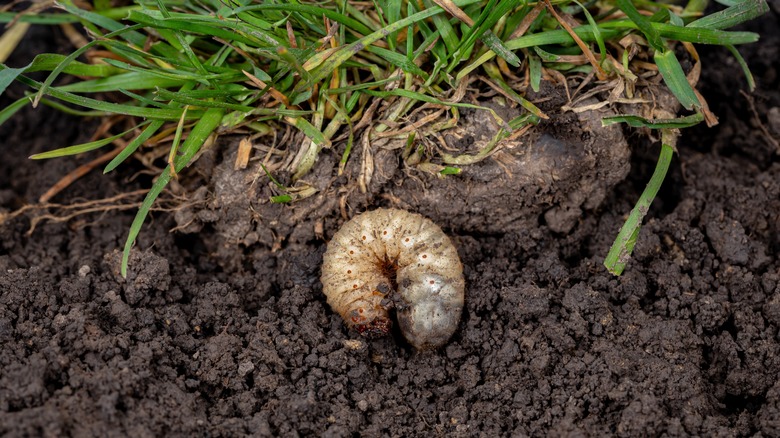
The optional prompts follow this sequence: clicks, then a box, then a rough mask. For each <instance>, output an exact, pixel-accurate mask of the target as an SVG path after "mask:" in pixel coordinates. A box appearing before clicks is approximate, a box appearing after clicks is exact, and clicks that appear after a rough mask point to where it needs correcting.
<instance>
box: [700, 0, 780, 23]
mask: <svg viewBox="0 0 780 438" xmlns="http://www.w3.org/2000/svg"><path fill="white" fill-rule="evenodd" d="M767 12H769V5H767V3H766V1H765V0H744V1H742V2H739V3H737V4H735V5H734V6H730V7H728V8H726V9H724V10H722V11H718V12H715V13H713V14H710V15H707V16H706V17H702V18H699V19H698V20H696V21H693V22H691V23H690V24H688V27H694V28H706V29H728V28H730V27H734V26H736V25H738V24H741V23H744V22H746V21H749V20H752V19H754V18H758V17H760V16H761V15H764V14H766V13H767Z"/></svg>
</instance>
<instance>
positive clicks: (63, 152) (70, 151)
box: [30, 128, 135, 160]
mask: <svg viewBox="0 0 780 438" xmlns="http://www.w3.org/2000/svg"><path fill="white" fill-rule="evenodd" d="M133 129H135V128H131V129H128V130H127V131H125V132H122V133H121V134H117V135H112V136H111V137H107V138H102V139H100V140H95V141H90V142H88V143H82V144H77V145H73V146H68V147H66V148H59V149H55V150H53V151H46V152H41V153H40V154H35V155H30V159H32V160H43V159H48V158H60V157H66V156H68V155H77V154H83V153H84V152H89V151H93V150H95V149H100V148H102V147H103V146H105V145H107V144H111V142H113V141H114V140H116V139H118V138H122V137H124V136H125V135H127V134H129V133H130V132H132V131H133Z"/></svg>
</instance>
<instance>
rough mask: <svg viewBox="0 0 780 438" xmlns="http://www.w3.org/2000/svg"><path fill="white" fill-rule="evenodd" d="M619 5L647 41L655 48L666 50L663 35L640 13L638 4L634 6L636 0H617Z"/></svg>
mask: <svg viewBox="0 0 780 438" xmlns="http://www.w3.org/2000/svg"><path fill="white" fill-rule="evenodd" d="M617 5H618V7H619V8H620V10H621V11H623V13H625V14H626V16H627V17H628V18H629V19H630V20H631V21H633V22H634V23H635V24H636V25H637V27H638V28H639V30H640V31H642V33H643V34H645V38H647V43H648V44H650V46H651V47H652V48H654V49H655V50H664V47H666V46H665V45H664V42H663V40H661V35H660V34H659V33H658V30H656V28H655V27H653V26H652V24H651V22H650V20H648V19H647V18H646V17H645V16H644V15H642V14H640V13H639V11H638V10H637V9H636V6H634V2H632V1H631V0H617Z"/></svg>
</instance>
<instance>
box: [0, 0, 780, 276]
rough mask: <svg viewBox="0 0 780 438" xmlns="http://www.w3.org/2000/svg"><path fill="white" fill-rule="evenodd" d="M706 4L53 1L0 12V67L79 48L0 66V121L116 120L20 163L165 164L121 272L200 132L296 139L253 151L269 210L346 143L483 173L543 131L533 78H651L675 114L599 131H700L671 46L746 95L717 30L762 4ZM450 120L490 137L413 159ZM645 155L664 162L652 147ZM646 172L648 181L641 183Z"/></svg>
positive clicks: (621, 82) (436, 169)
mask: <svg viewBox="0 0 780 438" xmlns="http://www.w3.org/2000/svg"><path fill="white" fill-rule="evenodd" d="M706 3H707V2H706V1H701V0H698V1H690V2H688V4H687V5H686V6H685V7H678V6H674V5H670V4H668V3H667V2H660V1H659V2H653V1H643V2H631V1H628V0H615V1H605V2H593V1H577V0H571V1H568V0H543V1H538V2H527V1H524V0H417V1H408V0H373V1H371V2H365V1H363V2H358V1H350V0H336V1H333V2H321V3H314V2H311V1H300V2H286V1H281V0H266V1H263V2H256V1H251V0H233V1H231V2H224V1H220V0H203V1H199V2H188V1H184V2H183V1H180V0H135V2H133V3H132V4H130V5H126V4H125V3H123V5H122V6H114V3H113V2H112V1H110V0H102V1H99V2H95V6H90V5H89V4H88V3H86V2H74V1H73V0H62V1H61V2H59V3H57V10H54V11H44V10H41V8H40V7H39V6H36V5H33V6H30V7H29V8H28V9H27V10H18V9H17V10H15V11H13V12H12V11H9V10H6V11H3V12H0V22H5V23H13V25H12V26H10V28H9V30H8V31H7V32H6V34H5V35H4V36H3V37H2V38H0V41H3V44H2V46H3V49H4V50H3V53H0V56H2V57H5V56H7V54H8V53H10V52H11V51H13V47H15V46H16V44H18V42H19V41H20V38H21V37H22V35H23V34H24V32H25V30H26V27H27V25H28V24H43V25H55V26H71V25H72V24H76V23H78V24H80V25H81V26H82V28H83V29H84V30H85V31H86V33H87V36H88V37H89V38H90V40H89V41H88V42H85V41H86V40H84V37H83V36H81V35H73V33H72V32H70V35H73V36H72V40H73V41H74V44H75V45H76V46H77V48H76V50H74V51H73V52H72V53H71V54H70V55H68V56H62V55H58V54H43V55H39V56H37V57H36V58H35V60H33V62H32V63H30V64H29V65H27V66H22V67H15V68H12V67H9V66H6V65H5V64H1V65H0V93H3V92H4V91H5V89H6V88H7V87H8V86H9V85H10V84H11V83H12V82H14V81H16V82H19V83H21V84H23V85H24V86H26V87H27V88H28V89H29V91H30V93H31V96H29V97H25V98H23V99H20V100H17V101H16V102H14V103H12V104H11V105H9V106H7V107H6V108H3V109H2V110H0V124H1V123H4V122H5V121H7V120H9V119H10V118H11V117H13V115H14V114H15V113H16V112H17V111H19V110H20V109H21V108H23V107H24V106H26V105H30V104H32V105H36V104H38V103H43V104H46V105H52V106H56V107H58V108H61V109H63V110H65V111H68V112H71V113H74V114H80V115H83V116H85V117H97V116H106V115H110V116H112V117H114V118H119V119H122V120H126V121H128V124H129V126H133V128H132V129H126V128H125V130H123V131H122V132H109V131H110V130H107V132H104V133H101V136H100V138H95V139H94V140H93V141H91V142H89V143H85V144H82V145H76V146H69V147H60V148H59V149H55V150H53V151H49V152H44V153H41V154H37V155H35V156H33V157H32V158H36V159H43V158H53V157H59V156H64V155H69V154H74V153H82V152H87V151H90V150H93V149H98V148H102V147H105V146H107V145H109V144H114V145H115V146H116V145H120V147H121V150H120V151H119V152H118V154H116V156H114V155H113V154H109V155H110V156H111V161H110V162H109V163H108V165H107V166H106V168H105V172H109V171H111V170H113V169H115V168H116V167H117V166H118V165H119V164H121V163H123V162H125V161H126V160H127V159H128V158H130V157H131V156H133V155H134V154H135V153H136V152H138V151H139V150H140V148H141V146H146V147H155V148H168V150H169V154H168V163H166V164H167V166H166V168H165V170H163V171H162V173H160V175H159V177H158V179H157V180H156V181H155V182H154V184H153V186H152V188H151V190H150V191H149V193H148V194H147V197H146V199H145V200H144V202H143V204H142V205H141V207H140V209H139V211H138V214H137V215H136V218H135V220H134V222H133V224H132V226H131V229H130V232H129V236H128V238H127V241H126V244H125V251H124V254H123V261H122V274H123V275H125V273H126V270H127V260H128V257H129V251H130V249H131V248H132V246H133V244H134V242H135V239H136V237H137V235H138V233H139V231H140V229H141V226H142V224H143V222H144V221H145V218H146V216H147V214H148V212H149V211H150V208H151V207H152V204H153V203H154V201H155V199H156V198H157V197H158V196H159V195H160V193H161V192H162V191H163V190H164V188H165V186H166V184H167V183H168V182H169V181H170V179H171V178H172V177H174V176H176V175H178V174H179V172H180V171H182V170H183V169H184V168H185V167H186V166H187V165H189V164H190V161H191V160H192V159H193V158H194V157H196V156H197V152H198V151H199V150H201V148H202V147H203V146H204V144H205V143H206V142H207V141H214V140H215V139H216V137H217V136H218V135H225V134H232V133H241V134H242V135H245V136H246V135H248V137H250V138H259V137H262V136H268V135H274V132H288V131H292V132H294V133H297V134H298V135H292V136H290V137H288V138H290V139H293V140H291V141H290V142H288V143H289V144H288V145H287V149H286V150H282V151H279V152H280V153H281V155H279V154H275V155H273V156H272V155H271V154H269V156H268V157H266V160H265V161H264V169H265V171H266V175H267V177H268V178H269V180H271V181H275V180H274V179H273V177H272V175H271V170H273V172H286V173H288V174H290V175H292V176H293V178H292V183H291V185H290V186H281V185H280V184H278V181H277V182H276V189H277V190H278V194H277V195H275V196H274V197H272V198H271V200H270V201H271V202H285V203H286V202H295V201H296V200H298V199H303V198H305V197H308V196H311V195H312V194H313V193H315V192H316V190H315V189H314V188H313V187H311V186H309V185H308V184H307V183H306V182H305V181H304V177H305V176H306V175H307V174H308V173H309V171H310V170H311V169H312V167H313V166H314V165H315V163H316V162H317V159H318V157H319V155H320V154H321V153H322V151H323V150H324V149H333V148H339V149H341V148H343V151H341V150H340V151H339V154H340V155H341V157H342V158H341V160H340V161H339V164H338V170H337V171H336V170H334V172H337V173H338V174H341V173H342V172H343V171H344V169H345V168H346V165H347V163H348V162H349V160H350V159H351V158H350V157H351V151H352V148H353V146H354V143H355V142H356V137H357V138H359V142H360V146H361V147H363V148H364V149H366V148H367V145H368V144H369V142H370V140H372V139H375V138H380V137H388V136H391V137H395V138H399V139H407V147H406V148H404V150H403V152H402V154H403V157H402V158H403V160H404V163H405V164H406V165H407V166H409V167H410V168H414V169H416V170H418V171H421V172H427V173H432V174H436V175H437V176H439V177H445V176H446V177H457V175H459V174H460V172H461V170H462V169H461V167H456V166H461V165H468V164H471V163H475V162H478V161H481V160H484V159H485V158H487V157H489V156H490V155H491V154H492V153H493V152H494V151H495V150H497V146H498V145H499V144H500V143H501V142H502V141H505V140H506V139H508V138H516V137H517V136H519V135H522V134H523V133H524V132H525V130H527V129H529V128H530V127H531V126H533V125H534V124H536V123H537V122H538V121H539V120H540V119H545V118H548V117H549V116H548V115H547V114H545V113H544V112H542V111H541V110H540V109H539V108H538V107H537V106H536V105H535V104H534V103H533V102H531V101H529V100H528V99H527V98H526V97H525V95H526V92H527V91H528V89H529V88H530V89H533V90H538V89H539V87H540V84H541V81H542V80H544V79H545V78H549V77H567V76H579V77H582V76H583V75H585V76H588V75H591V74H592V75H593V76H595V77H596V78H597V79H598V80H599V81H601V83H602V84H603V83H614V84H615V86H616V87H618V86H620V87H622V88H619V90H624V91H622V92H623V93H625V94H626V97H628V98H631V97H632V93H633V90H634V89H635V88H636V87H638V86H648V85H649V84H650V83H651V82H652V79H653V76H655V75H658V74H660V76H661V78H662V79H663V81H664V83H665V84H666V85H667V86H668V87H669V89H670V90H671V91H672V93H673V94H674V95H675V96H676V97H677V99H678V100H679V101H680V103H681V105H682V106H683V107H684V108H686V110H687V111H688V113H687V114H684V115H681V117H678V118H674V117H673V116H672V117H665V118H664V119H655V120H649V119H646V118H642V117H639V116H637V115H631V114H625V115H621V116H617V117H611V118H609V119H606V120H605V123H627V124H629V125H630V126H637V127H643V128H649V129H661V132H662V133H666V132H668V130H669V129H673V128H682V127H687V126H691V125H693V124H696V123H699V122H700V121H702V120H706V121H707V123H709V124H713V123H716V119H715V118H714V115H711V114H710V113H709V111H708V110H707V105H706V102H705V101H704V100H703V98H702V97H701V96H700V94H699V93H698V92H697V91H696V89H695V82H696V75H692V74H691V73H690V72H689V73H687V74H686V72H685V71H684V70H683V68H682V64H681V63H680V59H678V56H679V55H678V53H682V52H679V51H675V50H674V49H675V47H676V46H677V45H678V43H683V44H684V45H685V47H686V49H687V51H688V53H691V56H692V57H693V58H694V59H693V61H694V62H695V63H697V66H698V58H697V57H696V56H695V52H694V49H693V48H692V46H690V44H691V43H692V44H715V45H721V46H724V47H725V48H726V49H727V50H725V51H724V54H725V53H731V54H732V55H733V56H735V57H736V59H737V61H738V62H739V64H740V65H741V66H742V68H743V71H744V72H745V75H746V77H747V78H748V84H749V86H750V87H751V88H752V87H753V82H752V76H751V75H750V71H749V69H748V68H747V63H746V62H745V60H743V59H742V57H741V56H740V55H739V52H737V49H736V48H735V46H736V45H739V44H745V43H750V42H754V41H756V40H757V39H758V35H756V34H754V33H750V32H733V31H729V30H727V29H729V28H731V27H733V26H735V25H737V24H740V23H743V22H745V21H748V20H751V19H754V18H756V17H758V16H760V15H761V14H763V13H766V12H767V11H768V6H767V4H766V1H764V0H745V1H742V2H728V4H730V6H728V7H726V8H725V9H722V10H721V11H718V12H716V13H713V14H711V15H707V16H703V14H702V11H703V8H704V6H705V5H706ZM697 68H699V67H697ZM41 71H43V72H49V75H48V77H47V78H46V79H45V80H44V81H43V82H38V81H36V80H34V79H32V78H30V77H29V76H28V74H29V73H33V72H41ZM561 75H562V76H561ZM476 77H479V79H481V80H482V81H483V82H485V83H486V84H487V85H489V86H490V87H491V88H492V89H493V90H495V92H497V93H500V94H502V95H503V96H504V97H506V98H507V99H508V102H509V103H510V104H511V105H516V106H517V107H519V108H521V109H522V111H523V114H522V115H521V116H520V117H518V118H516V119H514V120H503V119H502V118H501V117H500V116H499V115H498V114H496V113H495V112H494V111H493V110H492V109H490V108H487V107H485V106H482V105H481V104H480V103H479V102H478V101H468V100H467V92H466V89H467V85H468V84H470V83H472V82H473V81H474V79H475V78H476ZM588 77H589V76H588ZM616 89H617V88H616ZM96 93H100V94H99V98H95V97H94V96H95V94H96ZM459 108H474V109H478V110H485V111H489V112H490V113H491V114H492V116H493V117H494V118H495V119H496V121H497V122H498V123H499V126H501V127H502V129H501V130H500V132H499V133H498V134H497V136H496V137H495V138H494V139H493V141H491V142H490V143H489V144H488V145H486V146H485V147H484V148H483V149H482V150H480V151H478V152H477V153H475V154H472V155H452V154H451V153H449V152H447V151H445V150H443V149H437V147H421V146H420V145H422V144H436V142H430V141H426V139H427V137H428V136H434V135H436V134H437V132H439V131H441V130H444V129H448V128H450V127H452V126H454V124H455V123H457V120H458V109H459ZM450 115H451V117H450ZM120 125H121V124H119V123H114V124H113V126H120ZM123 126H127V124H126V125H123ZM399 126H402V128H398V127H399ZM664 135H666V134H664ZM415 139H416V140H417V141H416V142H415ZM415 145H417V146H415ZM663 150H664V151H665V152H664V154H667V153H669V152H668V150H667V149H666V146H664V149H663ZM664 154H662V162H660V164H659V172H660V170H661V167H663V166H661V165H663V164H664V163H666V164H665V165H668V162H667V160H666V158H668V157H666V155H664ZM159 155H160V156H161V155H162V154H159ZM105 156H108V155H105ZM268 160H270V162H269V161H268ZM106 161H108V159H106ZM266 166H267V168H266ZM360 167H361V175H360V178H359V184H360V185H361V187H362V188H365V187H366V185H367V183H368V181H370V178H371V174H372V172H373V168H372V164H371V162H370V157H368V158H364V162H363V163H361V164H360ZM663 174H665V172H660V173H659V174H658V175H659V176H658V178H656V176H654V178H655V179H654V180H653V183H654V184H655V182H658V181H657V179H659V178H660V180H662V179H663ZM658 184H659V185H660V182H659V183H658ZM654 195H655V192H653V191H647V192H646V193H645V194H643V196H642V198H641V199H640V202H641V205H642V206H645V207H646V206H649V202H652V198H653V197H654ZM638 205H640V204H638ZM645 207H643V208H645ZM635 210H636V211H638V212H640V213H641V210H642V209H639V210H637V209H635ZM644 211H646V209H645V210H644ZM642 216H643V215H642V214H632V216H631V218H630V219H629V220H630V221H632V222H631V225H630V226H629V223H628V222H627V225H626V227H628V229H629V230H628V231H625V233H629V234H628V237H629V238H628V239H626V238H625V237H626V234H625V233H624V232H621V235H620V236H619V239H618V241H616V244H618V246H619V247H620V248H621V249H619V250H616V251H617V254H619V255H618V259H619V260H624V259H625V257H626V255H627V254H630V246H631V245H630V243H631V242H632V239H631V238H632V236H633V237H635V233H636V231H637V230H638V226H639V225H640V224H641V217H642ZM624 228H625V227H624ZM610 254H611V256H610V257H611V258H610V260H612V262H610V266H611V267H610V269H611V271H612V272H615V273H617V272H619V270H621V269H622V268H618V265H616V264H615V263H614V260H613V258H612V255H613V253H612V252H611V253H610Z"/></svg>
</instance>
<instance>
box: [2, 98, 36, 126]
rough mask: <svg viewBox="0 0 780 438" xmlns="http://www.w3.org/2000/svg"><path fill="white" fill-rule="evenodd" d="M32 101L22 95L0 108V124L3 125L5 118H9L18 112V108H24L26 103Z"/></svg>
mask: <svg viewBox="0 0 780 438" xmlns="http://www.w3.org/2000/svg"><path fill="white" fill-rule="evenodd" d="M31 103H32V100H30V98H29V97H26V96H25V97H22V98H21V99H19V100H17V101H16V102H14V103H12V104H10V105H8V106H7V107H5V108H3V109H2V110H0V126H2V125H3V123H5V122H6V120H8V119H10V118H11V117H13V116H14V114H16V113H18V112H19V110H20V109H22V108H24V107H25V106H27V105H30V104H31Z"/></svg>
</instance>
